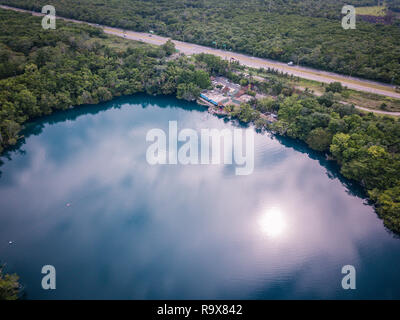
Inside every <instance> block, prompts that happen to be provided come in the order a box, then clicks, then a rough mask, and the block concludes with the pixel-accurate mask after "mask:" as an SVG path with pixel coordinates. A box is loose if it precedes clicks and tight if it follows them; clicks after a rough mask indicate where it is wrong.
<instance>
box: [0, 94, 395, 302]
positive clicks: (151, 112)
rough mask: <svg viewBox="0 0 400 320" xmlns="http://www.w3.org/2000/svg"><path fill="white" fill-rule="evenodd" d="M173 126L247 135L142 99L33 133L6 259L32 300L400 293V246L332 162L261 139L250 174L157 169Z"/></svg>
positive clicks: (193, 110)
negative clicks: (152, 151)
mask: <svg viewBox="0 0 400 320" xmlns="http://www.w3.org/2000/svg"><path fill="white" fill-rule="evenodd" d="M171 120H176V121H177V122H178V129H183V128H192V129H196V130H199V131H200V129H201V128H217V129H221V128H234V127H237V126H238V125H237V124H235V123H232V122H229V121H226V120H225V121H224V119H220V118H217V117H215V116H212V115H210V114H208V113H207V112H206V111H205V109H204V108H203V107H200V106H198V105H197V104H195V103H186V102H182V101H179V100H176V99H174V98H170V97H150V96H146V95H138V96H134V97H128V98H121V99H117V100H114V101H112V102H109V103H105V104H100V105H96V106H84V107H80V108H77V109H76V110H69V111H65V112H60V113H57V114H54V115H52V116H48V117H44V118H42V119H40V120H37V121H35V122H32V123H30V124H29V125H27V128H26V130H25V132H24V135H25V141H24V143H22V144H21V145H20V146H19V147H18V148H17V149H15V150H11V151H9V152H8V153H6V154H4V155H3V156H2V157H1V160H2V161H3V165H2V166H1V167H0V170H1V172H2V174H1V177H0V260H1V261H2V262H6V263H7V271H8V272H16V273H18V274H19V276H20V278H21V282H22V283H23V285H24V287H25V298H27V299H105V298H107V299H114V298H115V299H230V298H232V299H336V298H340V299H370V298H378V299H379V298H386V299H393V298H397V299H399V298H400V272H399V265H400V239H398V238H395V237H394V236H393V235H392V234H391V233H389V232H388V231H387V230H385V228H384V227H383V224H382V221H381V220H379V219H378V218H377V216H376V214H375V212H374V209H373V207H371V206H370V205H368V203H367V202H366V200H365V198H364V195H363V194H362V192H361V190H360V189H359V188H358V187H357V186H354V185H352V184H351V183H350V182H349V181H346V180H345V179H343V178H342V177H341V176H340V175H339V173H338V170H337V168H336V166H335V165H334V163H332V162H330V161H327V160H325V158H324V157H323V156H321V155H319V154H317V153H313V152H312V151H310V150H309V149H308V148H307V147H305V146H304V145H303V144H301V143H298V142H295V141H293V140H290V139H283V138H278V137H274V136H272V135H271V134H269V133H264V134H256V135H255V163H254V172H253V174H250V175H247V176H238V175H235V170H234V167H233V166H232V165H180V164H177V165H155V166H151V165H149V164H148V162H147V161H146V150H147V148H148V146H149V145H150V144H151V143H149V142H146V133H147V132H148V131H149V130H150V129H152V128H161V129H163V130H165V131H168V121H171ZM246 130H253V128H248V129H246ZM271 216H272V217H274V218H273V219H270V217H271ZM9 241H13V243H12V244H11V245H10V244H9ZM44 265H53V266H55V268H56V272H57V289H56V290H48V291H45V290H43V289H42V287H41V280H42V277H43V275H42V274H41V269H42V266H44ZM344 265H353V266H354V267H355V268H356V271H357V280H356V285H357V289H356V290H343V289H342V286H341V281H342V277H343V276H344V275H343V274H342V273H341V269H342V267H343V266H344Z"/></svg>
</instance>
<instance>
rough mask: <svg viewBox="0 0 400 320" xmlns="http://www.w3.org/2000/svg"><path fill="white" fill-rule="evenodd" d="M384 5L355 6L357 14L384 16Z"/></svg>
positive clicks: (385, 10)
mask: <svg viewBox="0 0 400 320" xmlns="http://www.w3.org/2000/svg"><path fill="white" fill-rule="evenodd" d="M386 12H387V8H386V6H373V7H357V8H356V13H357V14H358V15H365V16H374V17H384V16H386Z"/></svg>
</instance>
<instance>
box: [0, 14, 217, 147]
mask: <svg viewBox="0 0 400 320" xmlns="http://www.w3.org/2000/svg"><path fill="white" fill-rule="evenodd" d="M109 40H110V36H106V35H105V34H103V31H102V30H100V29H98V28H94V27H90V26H87V25H80V24H72V23H63V22H58V25H57V29H56V30H47V31H45V30H43V29H42V27H41V19H40V18H38V17H32V16H31V15H29V14H21V13H16V12H12V11H7V10H0V152H1V151H2V149H3V148H4V147H7V146H8V145H13V144H15V143H16V142H17V140H18V137H19V132H20V130H21V126H22V125H23V123H24V122H26V121H27V120H29V119H33V118H35V117H39V116H42V115H46V114H50V113H51V112H53V111H55V110H64V109H67V108H70V107H72V106H77V105H81V104H94V103H99V102H101V101H107V100H110V99H112V98H113V97H115V96H120V95H130V94H134V93H136V92H147V93H149V94H167V95H177V96H178V98H183V99H187V100H193V99H196V98H197V96H198V95H199V93H200V90H201V89H204V88H207V87H209V86H210V76H209V74H208V72H207V70H205V68H200V67H198V66H197V65H195V64H194V63H193V62H191V61H190V60H189V59H188V58H186V57H183V56H182V57H178V58H177V59H172V60H170V61H168V59H167V58H168V57H169V56H171V55H172V54H174V53H175V46H174V44H173V43H172V42H171V41H169V42H167V43H166V44H165V45H163V46H161V47H153V46H149V45H144V44H140V43H138V42H133V41H130V43H132V45H130V46H128V47H127V48H125V49H119V48H118V46H114V47H113V46H112V45H109V44H108V42H109ZM119 41H122V42H124V40H122V39H121V40H119Z"/></svg>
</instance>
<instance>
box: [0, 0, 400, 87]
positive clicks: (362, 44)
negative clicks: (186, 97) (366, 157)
mask: <svg viewBox="0 0 400 320" xmlns="http://www.w3.org/2000/svg"><path fill="white" fill-rule="evenodd" d="M0 3H3V4H9V5H13V6H17V7H21V8H26V9H33V10H36V11H40V10H41V8H42V6H44V5H46V4H48V3H47V1H45V0H35V1H33V0H0ZM386 3H387V5H388V7H389V8H390V9H392V10H397V9H398V8H399V3H400V0H388V1H386ZM344 4H353V5H355V6H365V5H376V4H377V2H376V1H374V0H352V1H342V0H305V1H297V0H273V1H272V0H271V1H270V0H252V1H251V0H250V1H239V0H219V1H215V0H201V1H197V0H196V1H195V0H158V1H153V0H152V1H145V0H125V1H119V0H110V1H109V0H107V1H106V0H81V1H79V2H77V1H73V0H54V1H52V5H54V6H55V8H56V11H57V14H58V15H61V16H65V17H69V18H76V19H80V20H84V21H91V22H97V23H100V24H104V25H109V26H116V27H121V28H126V29H132V30H136V31H146V32H149V31H150V30H153V31H155V32H156V33H158V34H160V35H165V36H170V37H172V38H174V39H179V40H184V41H188V42H193V43H198V44H202V45H206V46H212V47H217V48H221V49H226V50H232V51H236V52H242V53H247V54H251V55H254V56H259V57H265V58H271V59H276V60H281V61H284V62H288V61H294V62H295V63H296V64H300V65H305V66H310V67H314V68H318V69H322V70H330V71H335V72H338V73H342V74H345V75H351V76H359V77H363V78H367V79H373V80H379V81H384V82H387V83H394V84H400V28H399V26H398V25H383V24H370V23H366V22H363V21H361V20H357V28H356V29H355V30H344V29H343V28H342V27H341V17H342V14H341V8H342V6H343V5H344ZM397 21H400V20H397Z"/></svg>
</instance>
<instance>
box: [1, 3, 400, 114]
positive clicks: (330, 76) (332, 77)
mask: <svg viewBox="0 0 400 320" xmlns="http://www.w3.org/2000/svg"><path fill="white" fill-rule="evenodd" d="M0 8H3V9H8V10H15V11H22V12H30V13H32V14H34V15H38V16H41V15H43V14H41V13H37V12H32V11H28V10H23V9H19V8H13V7H9V6H4V5H0ZM57 18H58V19H63V20H66V21H71V22H76V23H87V22H84V21H78V20H74V19H68V18H63V17H57ZM88 24H90V25H92V26H96V27H100V28H103V30H104V32H105V33H108V34H112V35H116V36H120V37H123V38H126V39H130V40H136V41H142V42H146V43H150V44H154V45H162V44H164V43H165V42H166V41H167V40H168V39H169V38H166V37H161V36H158V35H154V34H150V33H143V32H134V31H128V30H123V29H119V28H112V27H108V26H101V25H98V24H93V23H88ZM172 41H173V42H174V43H175V47H176V49H178V50H179V51H180V52H182V53H184V54H187V55H190V54H195V53H202V52H203V53H210V54H213V55H216V56H220V57H221V58H223V59H232V58H233V59H235V60H237V61H239V62H240V63H241V64H243V65H246V66H248V67H253V68H265V69H267V68H273V69H275V70H279V71H282V72H285V73H286V72H287V73H288V74H293V75H294V76H297V77H300V78H304V79H308V80H314V81H318V82H324V83H331V82H334V81H339V82H341V83H342V85H344V86H346V87H348V88H350V89H354V90H358V91H365V92H371V93H375V94H379V95H384V96H388V97H392V98H398V99H400V93H398V92H396V91H395V87H394V86H391V85H388V84H384V83H379V82H374V81H369V80H364V79H359V78H354V77H347V76H343V75H339V74H335V73H332V72H326V71H319V70H315V69H311V68H306V67H300V66H288V65H287V64H285V63H282V62H277V61H273V60H269V59H262V58H256V57H251V56H248V55H244V54H240V53H235V52H231V51H224V50H220V49H215V48H210V47H205V46H200V45H197V44H192V43H187V42H182V41H177V40H172ZM358 108H360V109H363V110H369V109H366V108H361V107H358ZM369 111H373V112H377V113H383V114H391V115H400V112H387V111H380V110H369Z"/></svg>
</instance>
